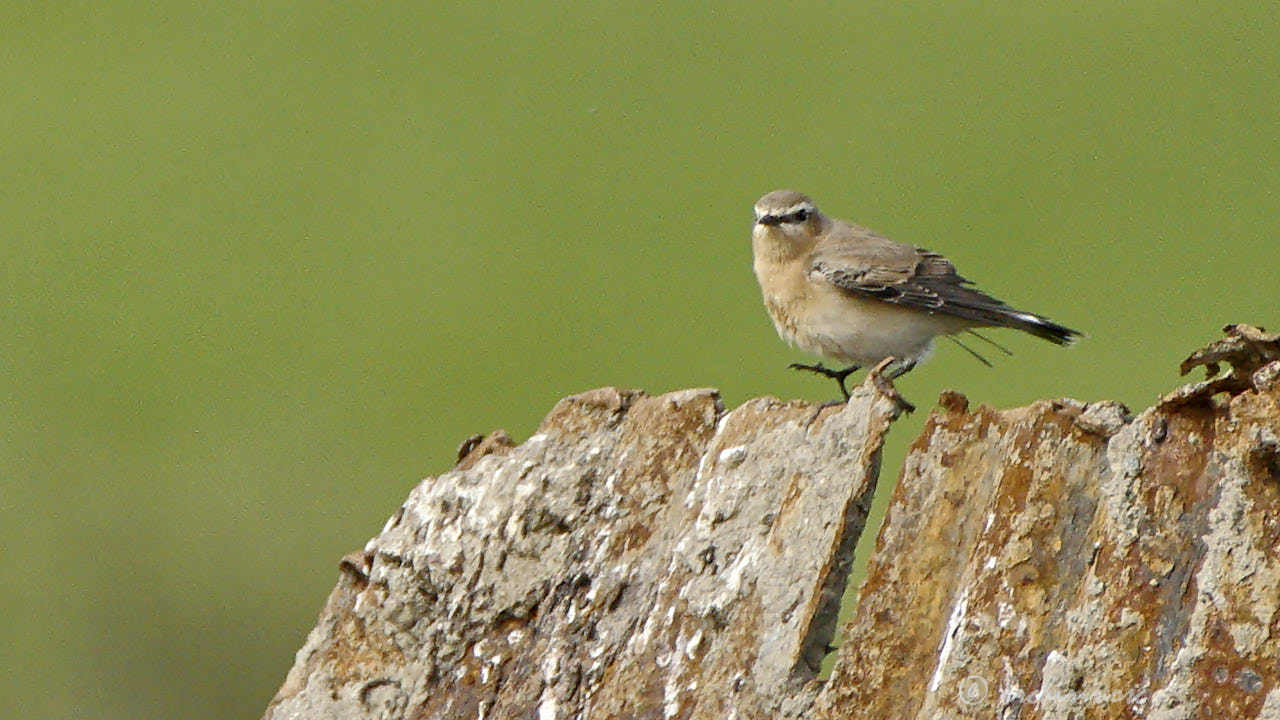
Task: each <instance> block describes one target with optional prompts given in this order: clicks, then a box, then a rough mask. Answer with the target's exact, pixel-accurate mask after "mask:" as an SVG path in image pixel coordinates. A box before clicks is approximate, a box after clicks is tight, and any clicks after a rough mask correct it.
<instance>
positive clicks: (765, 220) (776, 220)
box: [756, 215, 782, 225]
mask: <svg viewBox="0 0 1280 720" xmlns="http://www.w3.org/2000/svg"><path fill="white" fill-rule="evenodd" d="M756 224H757V225H780V224H782V218H780V217H778V216H777V215H761V216H760V217H758V218H756Z"/></svg>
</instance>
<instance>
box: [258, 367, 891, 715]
mask: <svg viewBox="0 0 1280 720" xmlns="http://www.w3.org/2000/svg"><path fill="white" fill-rule="evenodd" d="M814 412H815V410H814V408H813V407H812V406H809V405H805V404H801V403H790V404H784V403H781V402H778V401H776V400H771V399H764V400H754V401H752V402H749V403H747V404H745V405H743V406H742V407H740V408H738V409H736V410H734V411H733V412H731V413H728V414H727V415H726V414H724V412H723V409H722V407H721V405H720V401H719V398H718V396H717V395H716V394H715V393H714V392H713V391H709V390H691V391H685V392H678V393H672V394H669V395H664V396H661V397H648V396H646V395H644V394H643V393H637V392H623V391H618V390H615V389H612V388H605V389H601V390H595V391H592V392H588V393H584V394H582V395H577V396H574V397H571V398H568V399H566V400H564V401H562V402H561V403H560V404H559V405H557V406H556V408H555V409H554V410H552V411H551V413H550V414H549V415H548V416H547V418H546V419H545V420H544V421H543V423H542V425H541V426H540V427H539V429H538V432H537V434H536V435H534V436H533V437H532V438H530V439H529V440H528V441H527V442H525V443H524V444H522V445H520V446H518V447H513V446H512V445H511V443H510V441H509V440H506V437H505V435H501V436H498V435H495V436H491V437H490V438H486V439H472V440H469V441H468V442H467V443H465V444H464V447H463V449H462V452H461V453H460V455H462V457H460V459H459V466H458V468H457V469H455V470H454V471H452V472H449V473H446V474H444V475H441V476H440V477H438V478H429V479H427V480H425V481H423V482H422V483H421V484H420V485H419V486H418V487H417V488H415V489H414V490H413V492H412V493H411V494H410V496H409V498H408V500H407V501H406V502H405V503H404V505H403V506H402V507H401V508H400V510H399V511H397V512H396V513H395V515H394V516H393V517H392V518H391V520H390V521H389V522H388V523H387V526H386V528H385V529H384V530H383V532H382V534H380V535H379V536H377V537H376V538H374V539H373V540H371V541H370V542H369V544H368V545H367V546H366V548H365V550H364V552H362V553H354V554H353V555H351V556H348V557H347V558H345V559H344V560H343V563H342V566H341V567H342V570H343V573H342V575H341V577H340V579H339V583H338V587H337V588H336V589H335V590H334V591H333V593H332V595H331V596H330V598H329V602H328V604H327V605H326V607H325V609H324V611H323V613H322V614H321V617H320V622H319V624H318V625H317V626H316V628H315V630H314V631H312V633H311V636H310V637H309V638H308V640H307V643H306V645H305V647H303V648H302V650H301V651H299V653H298V657H297V663H296V665H295V666H294V668H293V670H292V671H291V672H290V673H289V677H288V679H287V680H286V682H285V684H284V686H283V687H282V688H281V690H280V692H279V693H278V694H277V696H276V698H275V699H274V700H273V701H272V703H271V706H270V707H269V708H268V711H267V717H268V718H404V717H410V718H451V719H452V718H471V717H475V718H532V717H537V718H539V720H550V719H551V718H576V717H610V718H614V717H617V718H659V717H679V718H717V719H719V718H730V717H742V718H757V717H759V718H764V717H788V716H789V717H799V716H801V715H802V714H803V713H804V712H805V711H806V710H807V709H808V708H809V706H810V705H811V704H812V701H813V697H814V694H815V693H816V691H817V688H818V684H817V683H816V682H815V681H814V677H815V674H816V669H817V667H818V664H819V663H820V662H821V660H822V658H823V656H824V654H825V653H826V649H827V643H828V642H829V641H830V639H831V636H832V633H833V632H834V627H835V618H836V611H837V608H838V605H839V601H840V597H841V594H842V592H843V589H844V585H845V580H846V577H847V574H848V571H849V565H850V562H851V560H852V554H853V547H854V544H855V543H856V541H857V537H858V535H859V533H860V532H861V530H862V525H863V522H864V521H865V518H866V510H867V503H868V501H869V499H870V497H871V494H872V492H873V491H874V488H875V479H876V477H877V474H878V463H879V453H880V447H881V444H882V439H883V436H884V434H885V432H886V430H887V428H888V425H889V423H890V421H891V420H892V418H893V417H895V416H896V413H897V405H896V404H895V402H894V400H893V398H891V397H889V396H886V395H884V394H881V393H880V392H879V391H877V390H876V389H875V388H874V387H871V386H865V387H862V388H859V390H858V392H857V393H856V394H855V395H854V398H853V400H852V401H851V402H850V403H849V404H848V405H847V406H845V407H844V408H842V409H839V410H838V411H837V410H827V411H824V413H823V414H822V416H821V417H820V418H817V419H816V421H814V422H810V421H811V419H814Z"/></svg>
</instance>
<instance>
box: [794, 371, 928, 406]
mask: <svg viewBox="0 0 1280 720" xmlns="http://www.w3.org/2000/svg"><path fill="white" fill-rule="evenodd" d="M787 367H788V368H790V369H792V370H808V371H809V372H811V373H817V374H819V375H822V376H824V377H829V378H831V379H832V380H835V381H836V382H837V383H839V384H840V394H841V395H844V399H845V402H848V401H849V391H848V390H847V389H845V386H844V381H845V378H847V377H849V376H850V375H852V374H853V373H855V372H857V370H858V369H859V368H861V367H862V366H861V365H850V366H849V367H847V368H845V369H843V370H832V369H831V368H829V367H826V366H825V365H823V364H822V363H818V364H817V365H802V364H800V363H791V364H790V365H788V366H787ZM908 369H910V368H908Z"/></svg>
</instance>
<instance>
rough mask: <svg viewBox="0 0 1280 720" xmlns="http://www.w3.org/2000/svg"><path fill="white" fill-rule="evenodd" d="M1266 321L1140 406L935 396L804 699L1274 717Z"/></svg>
mask: <svg viewBox="0 0 1280 720" xmlns="http://www.w3.org/2000/svg"><path fill="white" fill-rule="evenodd" d="M1227 330H1228V338H1227V340H1226V341H1224V343H1227V344H1230V343H1231V342H1237V341H1240V339H1241V338H1242V337H1245V336H1246V335H1247V334H1248V331H1252V332H1254V333H1257V332H1258V331H1256V329H1253V328H1243V329H1242V328H1241V327H1234V326H1233V327H1229V328H1228V329H1227ZM1256 337H1261V338H1262V340H1263V341H1264V342H1263V344H1262V345H1253V346H1252V347H1251V348H1250V352H1253V355H1252V356H1250V355H1248V354H1247V353H1240V354H1235V355H1232V354H1231V353H1227V354H1226V355H1225V356H1224V355H1222V354H1221V353H1220V352H1219V353H1216V354H1215V353H1214V352H1207V353H1206V351H1210V350H1213V349H1214V347H1215V346H1211V347H1210V348H1207V349H1206V351H1201V354H1198V355H1201V357H1200V358H1199V359H1198V360H1197V356H1193V357H1192V360H1193V361H1198V362H1200V363H1201V364H1209V363H1210V362H1212V361H1214V360H1216V361H1224V360H1225V361H1226V362H1233V363H1235V368H1234V369H1233V371H1232V372H1231V373H1229V374H1227V375H1224V376H1219V377H1218V378H1216V380H1210V381H1205V382H1201V383H1196V384H1194V385H1190V386H1187V387H1185V388H1182V389H1180V390H1178V391H1175V392H1174V393H1171V394H1170V396H1169V397H1167V398H1166V399H1165V400H1164V401H1163V402H1162V403H1161V404H1160V405H1158V406H1157V407H1155V408H1153V409H1150V410H1148V411H1146V412H1144V413H1142V414H1141V415H1139V416H1138V417H1136V418H1130V417H1129V415H1128V413H1127V412H1126V411H1125V409H1124V408H1123V407H1122V406H1119V405H1116V404H1113V403H1097V404H1092V405H1083V404H1081V403H1078V402H1074V401H1068V400H1062V401H1057V402H1039V403H1036V404H1034V405H1032V406H1031V407H1028V408H1020V409H1017V410H1008V411H1004V412H997V411H994V410H991V409H988V408H979V409H977V410H976V411H973V412H969V411H968V410H967V408H966V407H965V403H964V401H963V398H960V397H958V396H955V395H951V396H948V397H945V398H944V403H943V405H944V407H945V408H946V409H944V410H941V411H939V412H936V413H935V414H934V415H933V416H932V417H931V418H930V419H929V422H928V425H927V427H926V428H925V431H924V433H923V434H922V435H921V437H920V438H919V439H918V440H917V441H916V442H915V444H914V445H913V447H912V448H911V451H910V454H909V455H908V457H907V460H906V465H905V467H904V468H903V470H902V476H901V480H900V481H899V483H898V485H897V487H896V488H895V491H894V494H893V498H892V504H891V507H890V510H889V515H888V517H887V518H886V521H885V525H884V527H883V529H882V531H881V533H880V536H879V539H878V542H877V546H876V551H875V555H874V557H873V558H872V561H871V568H870V574H869V576H868V579H867V581H866V583H865V584H864V585H863V587H862V589H861V593H860V595H859V606H858V609H857V614H856V617H855V618H854V619H853V620H852V621H850V622H849V623H848V625H847V626H846V628H845V635H846V638H847V640H846V642H845V644H844V646H843V647H842V649H841V652H840V655H839V658H838V661H837V664H836V671H835V675H834V676H833V677H832V679H831V681H830V682H829V683H828V687H827V688H825V689H824V691H823V692H822V694H821V697H820V698H819V700H818V703H817V708H816V710H815V713H814V716H815V717H818V718H886V719H887V718H920V719H922V720H923V719H925V718H928V719H929V720H933V719H934V718H984V719H985V718H1019V719H1021V720H1029V719H1031V718H1079V719H1081V720H1083V719H1084V718H1152V719H1155V718H1160V719H1162V720H1168V719H1173V718H1188V719H1189V718H1223V719H1225V718H1257V717H1265V718H1280V683H1278V682H1277V681H1278V680H1280V665H1278V662H1280V462H1278V458H1280V362H1269V364H1265V365H1264V364H1261V363H1262V362H1268V361H1269V358H1271V359H1274V358H1276V357H1280V355H1276V354H1274V351H1275V350H1277V349H1280V343H1275V336H1265V335H1258V336H1255V339H1256ZM1267 338H1270V342H1271V343H1273V344H1271V345H1267V344H1266V342H1265V341H1266V340H1267ZM1246 340H1247V338H1246ZM1245 345H1249V343H1248V342H1245ZM1216 346H1217V349H1218V350H1222V347H1221V346H1222V343H1219V344H1216ZM1268 347H1269V348H1270V350H1267V348H1268ZM1259 348H1261V349H1262V350H1264V351H1263V352H1254V351H1258V350H1259ZM1268 353H1271V354H1268ZM1250 357H1252V358H1253V359H1250ZM1210 369H1211V371H1212V372H1214V373H1216V372H1217V368H1216V367H1211V368H1210ZM1223 390H1230V391H1231V392H1233V393H1234V394H1230V393H1228V394H1225V395H1224V394H1221V392H1222V391H1223Z"/></svg>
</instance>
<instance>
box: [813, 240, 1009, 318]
mask: <svg viewBox="0 0 1280 720" xmlns="http://www.w3.org/2000/svg"><path fill="white" fill-rule="evenodd" d="M809 276H810V277H811V278H813V279H814V280H816V281H819V282H827V283H830V284H831V285H834V286H836V287H838V288H840V289H841V290H843V291H844V292H847V293H850V294H852V295H857V296H861V297H866V298H874V299H876V300H882V301H884V302H889V303H893V304H895V305H901V306H903V307H909V308H914V309H916V310H923V311H925V312H929V313H938V314H941V315H950V316H953V317H957V318H961V319H964V320H969V321H972V322H974V323H975V324H981V325H1005V324H1007V318H1008V314H1009V313H1011V312H1016V311H1015V310H1014V309H1013V308H1012V307H1010V306H1008V305H1006V304H1005V303H1003V302H1001V301H999V300H997V299H995V298H993V297H991V296H990V295H987V294H986V293H983V292H981V291H979V290H976V289H974V288H973V287H971V284H970V283H969V281H968V280H966V279H964V278H963V277H961V276H960V274H959V273H957V272H956V269H955V267H953V266H952V265H951V261H950V260H947V259H946V258H944V257H943V256H941V255H939V254H937V253H935V252H929V251H928V250H922V249H920V248H917V247H913V246H911V245H905V244H903V243H899V242H894V241H892V240H890V239H888V238H886V237H884V236H882V235H878V234H876V233H874V232H872V231H871V230H868V229H866V228H862V227H858V226H856V225H850V224H847V223H836V224H834V225H833V226H832V227H831V228H830V229H829V230H828V232H827V233H826V235H825V236H824V237H823V238H822V239H821V240H820V241H819V242H818V244H817V245H816V246H815V247H814V250H813V255H812V259H811V262H810V264H809Z"/></svg>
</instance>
